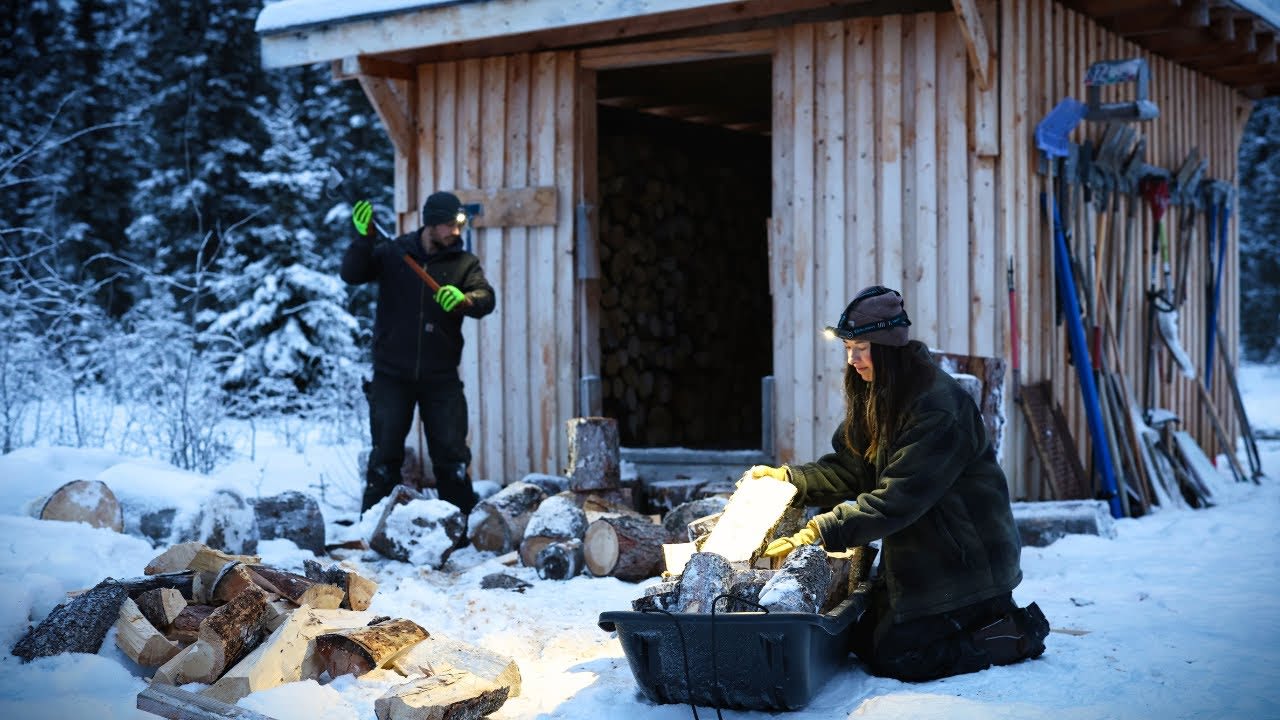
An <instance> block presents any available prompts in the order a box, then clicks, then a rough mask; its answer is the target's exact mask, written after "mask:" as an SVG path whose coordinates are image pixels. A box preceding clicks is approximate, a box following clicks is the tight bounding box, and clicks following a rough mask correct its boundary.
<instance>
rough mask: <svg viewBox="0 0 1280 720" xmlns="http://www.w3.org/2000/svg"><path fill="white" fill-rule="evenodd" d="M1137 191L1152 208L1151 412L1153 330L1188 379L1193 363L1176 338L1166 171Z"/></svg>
mask: <svg viewBox="0 0 1280 720" xmlns="http://www.w3.org/2000/svg"><path fill="white" fill-rule="evenodd" d="M1138 190H1139V192H1140V193H1141V194H1142V197H1143V199H1144V200H1145V201H1146V203H1147V207H1148V209H1150V211H1151V221H1152V224H1153V225H1154V226H1155V230H1154V232H1153V233H1152V247H1151V274H1150V280H1149V283H1148V287H1147V304H1148V313H1147V319H1148V323H1147V340H1148V342H1147V347H1148V350H1147V352H1148V356H1147V379H1146V384H1145V392H1144V395H1145V397H1144V398H1143V404H1144V405H1145V406H1146V408H1147V411H1148V412H1150V411H1151V408H1152V407H1153V405H1152V403H1153V402H1154V400H1155V352H1154V348H1153V345H1154V339H1153V337H1152V334H1153V332H1155V331H1157V330H1158V331H1159V333H1160V339H1161V341H1162V342H1163V343H1164V346H1165V347H1166V348H1167V349H1168V350H1169V352H1170V353H1171V354H1172V355H1173V358H1174V360H1176V361H1177V363H1178V367H1179V368H1181V369H1182V373H1183V374H1184V375H1186V376H1187V377H1189V378H1194V377H1195V376H1196V368H1195V365H1194V364H1193V363H1192V362H1191V357H1190V356H1189V355H1187V351H1186V350H1184V349H1183V348H1182V343H1181V341H1180V340H1179V339H1178V307H1177V304H1176V302H1175V301H1176V297H1175V292H1174V287H1173V268H1172V266H1171V264H1170V259H1169V238H1168V236H1167V235H1166V234H1165V231H1164V213H1165V211H1166V210H1167V209H1168V208H1169V174H1168V171H1164V172H1163V173H1160V172H1155V173H1152V174H1149V175H1147V176H1146V177H1144V178H1143V179H1142V182H1141V183H1139V185H1138ZM1157 267H1159V269H1160V273H1161V276H1162V280H1163V283H1160V282H1159V281H1158V280H1157V273H1156V269H1157Z"/></svg>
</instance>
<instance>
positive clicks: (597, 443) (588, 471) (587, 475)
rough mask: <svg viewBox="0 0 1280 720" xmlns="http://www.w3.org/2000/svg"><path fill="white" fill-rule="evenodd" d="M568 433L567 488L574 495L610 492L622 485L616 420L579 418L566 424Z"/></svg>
mask: <svg viewBox="0 0 1280 720" xmlns="http://www.w3.org/2000/svg"><path fill="white" fill-rule="evenodd" d="M566 425H567V429H568V433H569V469H568V472H567V473H566V475H568V476H569V488H570V489H572V490H573V491H574V492H587V491H591V490H611V489H614V488H617V487H620V486H621V484H622V473H621V469H620V468H621V454H620V452H619V449H618V421H617V420H614V419H613V418H607V417H579V418H569V420H567V421H566Z"/></svg>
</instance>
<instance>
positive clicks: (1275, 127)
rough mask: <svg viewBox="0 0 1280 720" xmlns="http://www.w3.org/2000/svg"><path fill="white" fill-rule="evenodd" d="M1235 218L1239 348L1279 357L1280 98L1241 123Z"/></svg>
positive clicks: (1253, 356) (1251, 354)
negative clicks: (1244, 126)
mask: <svg viewBox="0 0 1280 720" xmlns="http://www.w3.org/2000/svg"><path fill="white" fill-rule="evenodd" d="M1239 221H1240V307H1241V308H1242V312H1241V313H1240V333H1241V341H1242V344H1243V346H1244V354H1245V357H1247V358H1248V359H1250V360H1253V361H1256V362H1270V363H1274V362H1280V98H1268V99H1267V100H1264V101H1262V102H1259V103H1258V104H1257V105H1255V106H1254V109H1253V114H1252V115H1250V117H1249V123H1248V125H1247V126H1246V128H1245V134H1244V140H1243V141H1242V142H1241V143H1240V218H1239Z"/></svg>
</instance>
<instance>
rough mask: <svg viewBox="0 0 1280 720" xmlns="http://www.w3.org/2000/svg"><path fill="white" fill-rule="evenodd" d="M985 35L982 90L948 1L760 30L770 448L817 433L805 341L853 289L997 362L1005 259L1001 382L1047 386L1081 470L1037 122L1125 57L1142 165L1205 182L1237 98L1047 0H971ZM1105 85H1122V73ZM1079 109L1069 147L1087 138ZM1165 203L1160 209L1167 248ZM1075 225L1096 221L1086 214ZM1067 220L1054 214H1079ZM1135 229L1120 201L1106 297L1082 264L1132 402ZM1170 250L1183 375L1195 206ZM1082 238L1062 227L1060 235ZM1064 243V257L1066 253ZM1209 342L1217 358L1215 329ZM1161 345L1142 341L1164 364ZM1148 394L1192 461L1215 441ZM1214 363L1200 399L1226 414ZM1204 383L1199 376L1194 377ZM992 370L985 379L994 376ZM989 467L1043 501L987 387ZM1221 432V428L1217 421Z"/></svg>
mask: <svg viewBox="0 0 1280 720" xmlns="http://www.w3.org/2000/svg"><path fill="white" fill-rule="evenodd" d="M980 8H981V11H982V14H983V20H984V21H985V23H986V27H987V33H988V37H989V38H991V40H992V42H993V43H994V44H995V45H996V46H997V48H998V57H999V59H998V62H997V64H996V66H995V67H996V68H997V75H996V78H995V82H993V83H992V87H991V88H990V89H989V90H987V91H982V90H980V89H979V88H978V87H977V86H976V83H975V82H974V80H973V78H972V73H971V72H970V71H969V69H968V63H967V55H966V48H965V44H964V40H963V35H962V34H961V31H960V28H959V26H958V24H957V20H956V17H955V15H954V14H953V13H939V14H916V15H906V16H884V17H878V18H859V19H854V20H849V21H841V22H831V23H821V24H809V25H798V26H794V27H791V28H784V29H780V30H779V31H778V36H777V47H776V51H775V55H774V69H773V72H774V88H775V91H774V108H773V113H774V114H773V163H774V171H773V173H774V188H773V198H774V199H773V219H772V224H771V227H770V257H771V268H770V270H771V273H772V274H773V277H774V280H773V312H774V371H775V376H776V377H777V380H778V385H777V388H778V392H777V397H776V405H777V413H776V417H775V428H776V432H777V438H776V439H777V448H778V455H779V457H778V461H779V462H781V463H785V462H805V461H808V460H811V459H814V458H816V457H817V456H818V455H820V454H822V453H824V452H826V451H827V450H828V448H829V445H828V443H829V439H830V437H831V431H832V429H834V427H835V424H836V423H837V422H838V421H839V418H840V415H841V414H842V412H843V408H842V401H841V397H840V386H841V377H842V373H843V349H842V348H841V347H840V346H839V344H837V343H835V342H833V341H828V340H826V339H824V338H823V337H822V336H821V332H820V329H821V328H822V327H823V326H825V325H828V324H831V323H832V322H834V321H835V319H836V318H837V316H838V315H839V313H840V312H841V311H842V310H843V309H844V305H845V303H846V302H847V301H848V299H849V298H851V297H852V296H853V294H854V293H856V292H857V291H858V290H859V289H861V288H863V287H865V286H867V285H871V284H875V283H882V284H886V285H889V286H891V287H896V288H899V289H901V290H902V292H903V295H904V296H905V299H906V302H907V307H908V310H909V312H910V313H911V315H912V321H913V323H914V324H913V326H912V333H913V335H914V337H917V338H918V339H920V340H923V341H924V342H926V343H927V344H928V345H929V346H930V347H931V348H933V349H936V350H941V351H945V352H949V353H958V354H966V355H981V356H987V357H1001V358H1004V359H1006V361H1008V360H1009V359H1010V358H1011V354H1010V348H1009V341H1010V333H1009V310H1008V302H1007V297H1008V294H1007V289H1006V281H1005V269H1006V267H1007V263H1008V261H1009V260H1010V259H1012V261H1013V266H1014V273H1015V285H1016V288H1017V297H1018V315H1019V319H1020V325H1021V327H1020V333H1019V335H1020V343H1019V345H1020V354H1021V359H1022V371H1021V372H1022V382H1023V383H1024V384H1026V383H1031V382H1037V381H1041V380H1050V381H1051V382H1052V383H1053V387H1054V393H1055V395H1056V397H1057V399H1058V401H1059V402H1060V403H1061V404H1062V406H1063V408H1064V412H1065V414H1066V416H1067V418H1068V420H1069V423H1070V426H1071V430H1072V433H1073V436H1074V439H1075V442H1076V444H1077V446H1078V451H1079V453H1080V456H1081V458H1082V460H1083V461H1084V463H1085V465H1086V467H1088V465H1089V457H1090V455H1089V453H1090V452H1091V449H1090V446H1089V441H1088V433H1087V429H1086V425H1085V414H1084V410H1083V406H1082V404H1081V402H1080V400H1079V397H1080V390H1079V386H1078V384H1077V382H1076V375H1075V370H1074V368H1073V367H1072V366H1071V365H1069V364H1068V362H1067V351H1066V335H1065V330H1064V328H1063V327H1059V326H1058V325H1057V324H1056V319H1055V318H1056V303H1055V296H1054V293H1055V285H1054V268H1053V245H1052V242H1051V241H1052V236H1051V235H1050V234H1049V233H1050V229H1049V227H1048V226H1046V225H1045V224H1044V223H1043V221H1042V219H1041V213H1040V209H1039V193H1040V190H1041V188H1042V178H1041V177H1040V176H1039V175H1037V166H1038V162H1037V156H1036V151H1035V144H1034V130H1035V126H1036V124H1037V123H1038V122H1039V121H1040V120H1041V119H1042V118H1043V117H1044V116H1045V115H1046V114H1047V113H1048V112H1049V110H1050V109H1051V108H1052V107H1053V106H1054V105H1055V104H1056V103H1057V102H1058V100H1060V99H1061V98H1062V97H1063V96H1065V95H1071V96H1073V97H1076V98H1077V99H1080V100H1084V99H1085V89H1084V85H1083V78H1084V73H1085V70H1086V69H1087V68H1088V67H1089V65H1090V64H1092V63H1093V62H1096V61H1099V60H1106V59H1119V58H1125V57H1132V56H1137V55H1143V56H1144V57H1146V59H1147V62H1148V63H1149V64H1150V67H1151V71H1152V84H1151V87H1152V93H1153V98H1152V99H1154V100H1155V101H1156V102H1157V103H1158V105H1159V107H1160V110H1161V115H1160V117H1159V118H1158V119H1157V120H1154V121H1151V122H1147V123H1142V124H1141V125H1139V130H1140V131H1141V132H1142V133H1143V134H1144V135H1145V136H1146V137H1147V138H1148V146H1147V162H1149V163H1152V164H1156V165H1159V166H1162V167H1166V168H1170V169H1176V168H1177V166H1178V165H1179V164H1180V163H1181V162H1182V160H1183V158H1185V157H1186V155H1187V153H1188V151H1190V150H1191V149H1192V148H1193V147H1194V148H1198V149H1199V151H1200V153H1201V155H1202V156H1204V157H1206V158H1207V159H1208V172H1207V176H1209V177H1212V178H1215V179H1221V180H1226V181H1227V182H1229V183H1232V184H1234V183H1235V180H1236V176H1237V173H1236V151H1237V148H1238V145H1239V140H1240V135H1241V133H1242V131H1243V126H1244V122H1245V121H1246V120H1247V117H1248V113H1249V110H1250V107H1251V106H1250V104H1249V103H1248V101H1246V100H1244V99H1243V98H1241V97H1240V96H1239V95H1238V94H1236V93H1235V92H1234V91H1232V90H1230V89H1229V88H1227V87H1225V86H1222V85H1220V84H1218V83H1215V82H1213V81H1210V80H1208V79H1207V78H1204V77H1202V76H1200V75H1198V74H1196V73H1194V72H1191V71H1189V70H1186V69H1184V68H1180V67H1177V66H1175V65H1174V64H1172V63H1170V62H1168V61H1166V60H1163V59H1161V58H1158V57H1154V56H1151V55H1148V54H1145V53H1142V52H1141V51H1140V50H1139V49H1138V48H1137V47H1136V46H1134V45H1132V44H1131V43H1128V42H1125V41H1123V40H1121V39H1120V38H1118V37H1117V36H1114V35H1112V34H1111V33H1108V32H1106V31H1103V30H1102V29H1101V28H1099V27H1098V26H1097V25H1096V24H1095V23H1093V22H1092V21H1090V20H1088V19H1087V18H1084V17H1082V16H1080V15H1078V14H1077V13H1074V12H1072V11H1068V10H1066V9H1064V8H1063V7H1061V6H1060V5H1058V4H1056V3H1054V2H1052V0H1031V1H1030V2H996V0H988V1H985V2H982V3H980ZM1111 92H1112V95H1113V96H1114V97H1105V96H1104V99H1106V100H1108V101H1115V100H1119V99H1123V98H1121V97H1119V95H1123V94H1124V93H1128V94H1129V96H1131V95H1132V93H1133V86H1132V85H1131V84H1130V85H1128V86H1125V87H1123V88H1114V89H1112V91H1111ZM1102 129H1103V128H1102V126H1101V125H1100V124H1093V123H1087V124H1086V123H1082V124H1081V126H1080V128H1079V129H1078V130H1077V131H1076V132H1075V133H1074V134H1073V135H1072V138H1071V139H1072V140H1073V141H1075V142H1081V141H1083V140H1085V139H1089V140H1093V141H1096V140H1097V139H1098V138H1099V137H1100V136H1101V132H1102ZM1176 216H1177V208H1176V207H1171V208H1170V210H1169V212H1168V213H1167V214H1166V216H1165V230H1166V233H1167V236H1168V238H1169V241H1170V243H1171V246H1175V247H1176V245H1177V238H1178V218H1177V217H1176ZM1235 216H1236V213H1235V210H1234V208H1233V211H1232V218H1233V221H1232V223H1231V229H1230V245H1229V253H1228V257H1229V261H1228V265H1227V267H1226V268H1225V272H1224V278H1226V281H1225V285H1224V288H1223V292H1222V309H1221V311H1220V318H1221V324H1222V329H1223V332H1224V334H1225V336H1226V337H1227V338H1232V339H1234V338H1235V337H1237V334H1238V333H1237V328H1238V318H1239V310H1238V307H1237V300H1236V298H1237V297H1238V286H1237V280H1236V278H1237V277H1238V275H1237V267H1236V260H1235V258H1236V252H1235V248H1236V242H1237V239H1236V233H1235V222H1234V218H1235ZM1087 220H1088V222H1090V223H1096V222H1097V216H1096V215H1094V214H1090V215H1089V217H1088V218H1087ZM1085 221H1086V217H1085V216H1084V214H1083V213H1082V214H1081V215H1080V216H1079V217H1078V218H1077V219H1076V221H1075V226H1076V227H1077V228H1083V227H1084V226H1083V224H1082V223H1083V222H1085ZM1152 231H1153V227H1152V225H1151V223H1150V219H1149V216H1148V214H1147V211H1146V210H1145V209H1140V212H1139V223H1138V227H1137V232H1136V235H1135V237H1136V240H1135V244H1134V246H1133V260H1132V269H1131V270H1130V273H1129V276H1130V278H1129V282H1128V283H1127V285H1124V288H1125V291H1124V293H1123V297H1121V296H1120V293H1119V292H1118V290H1119V286H1120V285H1121V278H1120V277H1119V267H1118V266H1119V263H1118V262H1104V263H1102V264H1101V265H1100V266H1099V269H1100V276H1101V277H1103V278H1105V283H1106V284H1107V285H1108V286H1109V287H1108V292H1109V293H1110V294H1111V298H1112V302H1113V304H1114V303H1115V302H1123V303H1124V305H1125V308H1126V319H1125V323H1124V328H1123V333H1122V336H1121V338H1120V342H1121V344H1122V345H1123V347H1124V349H1125V350H1124V353H1125V355H1124V357H1123V359H1122V366H1123V367H1122V370H1123V374H1124V375H1125V376H1126V377H1127V378H1128V381H1129V384H1130V387H1131V389H1132V390H1133V391H1134V392H1135V393H1137V396H1136V398H1135V399H1140V396H1141V395H1140V394H1141V388H1142V381H1143V377H1144V375H1143V372H1144V368H1145V355H1146V348H1145V336H1144V333H1145V323H1146V319H1147V318H1146V306H1145V302H1146V299H1145V298H1146V289H1147V277H1148V270H1149V268H1150V265H1149V263H1150V261H1151V238H1152V234H1151V233H1152ZM1196 233H1197V235H1196V239H1195V241H1194V244H1193V249H1192V251H1191V253H1190V258H1189V260H1190V261H1191V265H1190V266H1189V272H1188V274H1187V285H1186V301H1185V302H1184V303H1183V304H1182V306H1181V307H1180V309H1179V328H1180V333H1181V339H1182V344H1183V347H1185V348H1186V349H1187V352H1188V353H1189V354H1190V355H1191V356H1192V358H1193V359H1194V360H1195V362H1196V364H1197V368H1198V371H1199V372H1202V371H1203V368H1202V367H1200V366H1202V365H1203V359H1204V348H1205V327H1204V325H1205V317H1206V312H1205V303H1204V292H1205V291H1204V288H1205V283H1206V281H1207V280H1208V277H1207V272H1208V265H1207V263H1206V261H1205V257H1206V252H1207V251H1206V249H1205V244H1204V243H1205V235H1204V230H1203V219H1199V220H1198V221H1197V225H1196ZM1079 234H1080V235H1081V237H1083V233H1079ZM1081 252H1082V251H1081ZM1227 349H1228V350H1230V352H1231V357H1232V362H1233V363H1235V362H1236V361H1237V357H1236V354H1237V348H1236V343H1235V342H1234V340H1228V342H1227ZM1166 355H1167V353H1163V352H1162V353H1161V366H1162V367H1164V366H1165V365H1166V364H1167V363H1166V362H1165V360H1166V357H1165V356H1166ZM1165 375H1166V376H1168V377H1169V380H1168V381H1165V380H1161V381H1160V382H1159V383H1158V395H1157V398H1156V402H1155V404H1156V405H1157V406H1159V407H1165V408H1168V409H1170V410H1172V411H1173V412H1175V413H1176V414H1177V415H1178V416H1179V417H1180V418H1182V419H1183V423H1182V427H1184V428H1185V429H1187V430H1188V431H1190V432H1191V433H1192V435H1193V436H1194V437H1195V438H1196V439H1197V441H1199V443H1200V444H1201V446H1202V447H1204V448H1205V449H1206V450H1207V451H1208V452H1209V453H1210V454H1211V456H1212V454H1213V453H1216V452H1217V451H1218V450H1219V445H1218V443H1217V440H1216V437H1215V435H1214V432H1213V428H1212V426H1211V425H1210V424H1209V420H1208V416H1207V415H1206V414H1205V412H1204V410H1203V409H1202V407H1201V402H1200V398H1199V394H1198V392H1197V390H1196V387H1195V385H1194V384H1193V383H1194V382H1197V381H1192V380H1189V379H1187V378H1184V377H1182V376H1180V375H1178V374H1177V373H1176V370H1175V371H1174V372H1172V373H1170V372H1168V371H1167V369H1166V372H1165ZM1224 375H1225V373H1222V372H1216V371H1215V374H1214V387H1213V388H1211V393H1212V396H1213V397H1214V399H1215V402H1216V404H1217V406H1218V407H1219V408H1220V409H1223V410H1225V411H1229V408H1230V407H1231V406H1230V404H1229V400H1230V395H1229V394H1228V392H1229V389H1228V388H1227V386H1226V384H1225V382H1226V381H1225V379H1224ZM1200 377H1203V375H1200ZM1011 380H1012V379H1011V377H1009V375H1008V374H1006V381H1007V382H1011ZM1005 417H1006V421H1007V423H1008V424H1007V426H1006V428H1005V436H1004V441H1005V444H1004V448H1003V453H1002V462H1003V463H1004V465H1005V468H1006V471H1007V472H1008V474H1009V477H1010V483H1011V485H1012V490H1013V493H1014V495H1015V497H1019V498H1029V499H1045V498H1046V497H1047V496H1046V495H1045V493H1046V492H1047V490H1046V488H1044V487H1042V484H1041V483H1040V482H1039V478H1038V473H1037V472H1036V464H1037V463H1036V461H1035V459H1034V457H1033V450H1032V447H1031V445H1030V443H1029V442H1028V440H1027V438H1026V437H1025V435H1026V425H1025V420H1024V419H1023V417H1022V416H1021V414H1020V411H1019V410H1018V408H1017V407H1016V406H1015V405H1014V403H1013V401H1012V393H1008V392H1006V397H1005ZM1223 421H1224V422H1225V423H1227V424H1228V426H1229V431H1230V432H1232V433H1235V432H1236V431H1237V428H1236V427H1235V423H1234V421H1233V419H1232V418H1231V417H1223Z"/></svg>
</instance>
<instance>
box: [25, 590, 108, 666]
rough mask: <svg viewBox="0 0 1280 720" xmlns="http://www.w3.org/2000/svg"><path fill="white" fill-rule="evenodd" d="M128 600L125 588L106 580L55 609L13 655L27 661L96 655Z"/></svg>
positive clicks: (29, 633)
mask: <svg viewBox="0 0 1280 720" xmlns="http://www.w3.org/2000/svg"><path fill="white" fill-rule="evenodd" d="M128 597H129V593H128V591H127V590H125V588H124V586H123V585H121V584H120V583H118V582H116V581H115V580H113V579H112V578H107V579H105V580H103V581H102V582H100V583H98V584H97V585H95V586H93V588H92V589H90V590H88V591H86V592H84V593H82V594H80V595H77V596H76V597H73V598H71V599H70V600H68V601H67V602H65V603H62V604H61V605H58V606H57V607H55V608H54V609H53V611H52V612H50V613H49V615H48V617H46V618H45V619H44V620H42V621H40V624H39V625H37V626H36V627H34V628H33V629H31V630H30V631H28V632H27V634H26V635H24V636H22V639H20V640H18V642H17V644H15V645H14V646H13V651H12V652H13V654H14V655H16V656H18V657H20V658H22V659H23V660H24V661H28V662H29V661H31V660H32V659H34V658H38V657H49V656H52V655H59V654H61V653H66V652H80V653H89V654H91V655H92V654H94V653H97V652H98V649H99V648H100V647H102V641H103V639H105V638H106V636H107V630H110V629H111V626H112V625H114V624H115V622H116V619H117V618H118V617H119V615H120V606H121V605H122V604H124V601H125V599H127V598H128Z"/></svg>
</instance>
